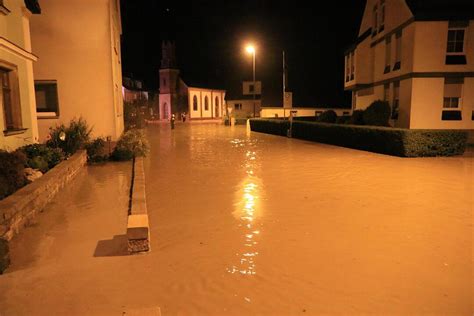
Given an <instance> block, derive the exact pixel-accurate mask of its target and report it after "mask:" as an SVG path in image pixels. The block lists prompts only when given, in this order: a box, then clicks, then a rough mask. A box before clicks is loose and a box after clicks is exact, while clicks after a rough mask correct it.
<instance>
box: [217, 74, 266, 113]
mask: <svg viewBox="0 0 474 316" xmlns="http://www.w3.org/2000/svg"><path fill="white" fill-rule="evenodd" d="M254 94H255V99H254ZM226 98H227V100H226V103H227V107H228V112H229V114H230V115H232V116H234V117H240V118H243V117H254V116H255V117H258V116H260V111H261V108H262V82H261V81H255V82H253V81H243V82H242V87H241V89H240V91H238V92H237V91H236V92H232V93H231V94H229V95H227V96H226Z"/></svg>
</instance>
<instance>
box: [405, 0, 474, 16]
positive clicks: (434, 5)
mask: <svg viewBox="0 0 474 316" xmlns="http://www.w3.org/2000/svg"><path fill="white" fill-rule="evenodd" d="M406 3H407V5H408V7H409V8H410V10H411V12H412V13H413V15H414V16H415V20H417V21H440V20H471V19H474V1H473V0H406Z"/></svg>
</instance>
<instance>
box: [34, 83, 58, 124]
mask: <svg viewBox="0 0 474 316" xmlns="http://www.w3.org/2000/svg"><path fill="white" fill-rule="evenodd" d="M35 97H36V112H38V113H52V115H54V116H59V105H58V84H57V82H56V81H35ZM40 117H41V116H40Z"/></svg>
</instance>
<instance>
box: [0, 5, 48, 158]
mask: <svg viewBox="0 0 474 316" xmlns="http://www.w3.org/2000/svg"><path fill="white" fill-rule="evenodd" d="M32 13H35V14H39V13H41V9H40V7H39V4H38V2H37V1H33V0H27V1H23V0H8V1H6V0H0V149H4V150H8V151H10V150H14V149H16V148H18V147H20V146H23V145H27V144H31V143H35V142H37V141H38V125H37V123H36V109H35V106H36V102H35V88H34V79H33V63H34V62H36V61H37V60H38V58H37V56H36V54H34V53H33V52H32V49H31V39H30V18H31V14H32Z"/></svg>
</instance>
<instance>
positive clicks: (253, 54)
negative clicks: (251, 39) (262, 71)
mask: <svg viewBox="0 0 474 316" xmlns="http://www.w3.org/2000/svg"><path fill="white" fill-rule="evenodd" d="M247 52H248V53H250V54H252V65H253V117H255V90H256V88H257V87H256V86H255V47H254V46H253V45H248V46H247Z"/></svg>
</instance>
